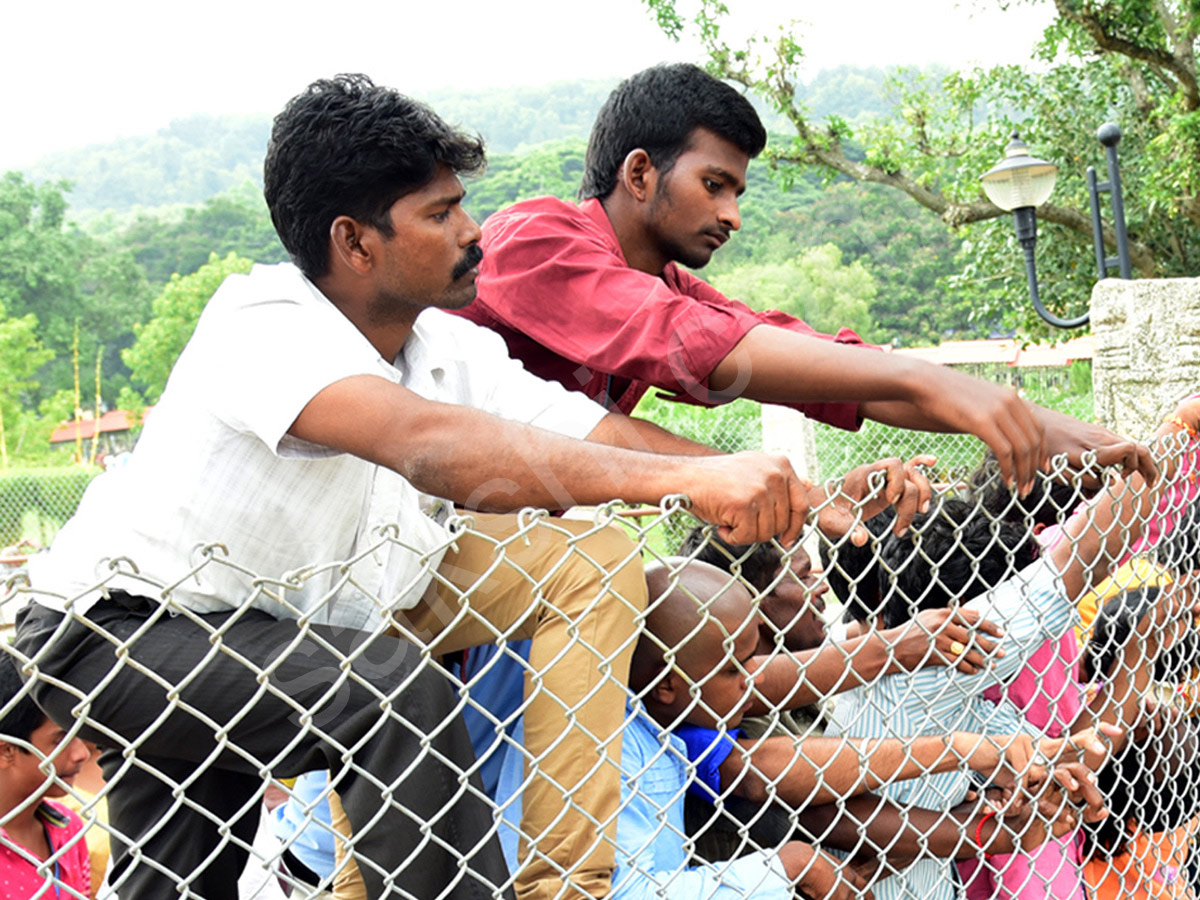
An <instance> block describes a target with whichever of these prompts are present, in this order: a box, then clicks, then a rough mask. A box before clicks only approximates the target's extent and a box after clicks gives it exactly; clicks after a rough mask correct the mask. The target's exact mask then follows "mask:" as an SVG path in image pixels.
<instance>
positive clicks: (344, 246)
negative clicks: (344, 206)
mask: <svg viewBox="0 0 1200 900" xmlns="http://www.w3.org/2000/svg"><path fill="white" fill-rule="evenodd" d="M378 241H379V232H378V231H376V229H374V228H371V227H370V226H368V225H364V224H363V223H362V222H359V221H358V220H357V219H354V218H351V217H350V216H338V217H337V218H336V219H334V220H333V223H332V224H331V225H330V226H329V248H330V253H331V254H332V257H331V259H330V262H334V261H337V262H340V263H341V264H342V265H344V266H346V267H347V268H349V269H350V270H352V271H353V272H355V273H357V274H359V275H365V274H366V273H367V272H369V271H370V270H371V267H372V266H373V265H374V264H375V252H376V249H375V248H376V246H377V244H378Z"/></svg>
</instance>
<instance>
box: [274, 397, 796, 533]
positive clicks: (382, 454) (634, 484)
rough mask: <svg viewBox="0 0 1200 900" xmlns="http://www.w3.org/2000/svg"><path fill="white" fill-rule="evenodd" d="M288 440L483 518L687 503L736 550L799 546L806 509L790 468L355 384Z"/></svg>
mask: <svg viewBox="0 0 1200 900" xmlns="http://www.w3.org/2000/svg"><path fill="white" fill-rule="evenodd" d="M289 432H290V433H291V434H292V435H293V436H295V437H297V438H300V439H302V440H305V441H308V442H310V443H314V444H319V445H321V446H325V447H330V448H332V449H334V450H340V451H342V452H345V453H351V454H353V455H355V456H359V457H361V458H363V459H366V460H369V461H371V462H374V463H376V464H378V465H383V466H387V467H388V468H390V469H393V470H395V471H396V472H399V473H400V474H401V475H403V476H404V477H405V478H406V479H408V481H409V482H411V483H412V484H413V485H414V486H415V487H416V488H417V489H418V490H421V491H425V492H426V493H429V494H433V495H435V496H438V497H445V498H447V499H449V500H453V501H454V502H456V503H464V504H467V505H469V506H471V507H472V508H475V509H485V510H497V511H505V510H514V509H520V508H522V507H525V506H541V507H548V508H552V509H557V508H563V507H566V506H573V505H576V504H587V505H592V504H598V503H604V502H607V501H609V500H612V499H614V498H618V497H619V498H621V499H623V500H628V501H630V502H634V503H657V502H658V501H659V500H661V499H662V497H664V496H665V495H667V494H673V493H684V494H687V495H688V496H689V497H690V498H691V500H692V510H693V511H694V512H695V513H696V515H698V516H700V517H701V518H702V519H704V520H705V521H708V522H713V523H714V524H716V525H718V526H719V532H720V533H721V536H722V537H724V538H725V539H726V540H729V541H732V542H734V543H748V542H751V541H757V540H769V539H770V538H771V537H774V536H779V538H780V539H781V540H783V541H784V542H785V543H791V542H792V541H794V540H795V539H796V538H797V536H798V535H799V534H800V530H801V528H802V527H803V525H804V523H805V519H806V517H807V515H808V511H809V502H808V494H807V485H806V483H804V482H802V481H801V480H800V479H799V478H798V477H797V476H796V474H795V472H793V471H792V468H791V466H790V465H789V464H788V462H787V460H786V459H783V458H782V457H775V456H768V455H766V454H761V453H741V454H734V455H732V456H712V457H706V456H667V455H661V454H656V453H644V452H639V451H635V450H628V449H624V448H622V447H614V446H609V445H605V444H600V443H596V442H593V441H579V440H573V439H571V438H567V437H564V436H563V435H559V434H554V433H553V432H549V431H546V430H543V429H540V428H536V427H533V426H529V425H523V424H520V423H517V422H512V421H509V420H506V419H501V418H499V417H497V416H493V415H489V414H488V413H485V412H481V411H479V410H476V409H471V408H468V407H465V406H458V405H454V404H447V403H436V402H433V401H429V400H426V399H424V398H423V397H420V396H419V395H417V394H416V393H414V392H412V391H410V390H408V389H407V388H404V387H402V386H400V385H396V384H392V383H391V382H390V381H388V380H387V379H384V378H379V377H375V376H371V375H357V376H352V377H349V378H344V379H342V380H340V381H336V382H334V383H333V384H331V385H329V386H328V387H326V388H324V389H323V390H321V391H320V392H318V393H317V395H316V396H315V397H313V399H312V400H310V401H309V403H308V405H307V406H305V408H304V409H303V410H302V411H301V413H300V415H299V416H297V418H296V420H295V421H294V422H293V423H292V426H291V428H290V429H289Z"/></svg>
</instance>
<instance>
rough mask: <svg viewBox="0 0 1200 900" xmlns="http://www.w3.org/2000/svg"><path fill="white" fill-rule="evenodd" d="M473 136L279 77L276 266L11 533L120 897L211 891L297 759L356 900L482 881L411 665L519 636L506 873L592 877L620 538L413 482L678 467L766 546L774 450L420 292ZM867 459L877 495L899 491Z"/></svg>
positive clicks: (668, 488)
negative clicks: (595, 375)
mask: <svg viewBox="0 0 1200 900" xmlns="http://www.w3.org/2000/svg"><path fill="white" fill-rule="evenodd" d="M483 161H484V156H483V148H482V145H481V144H480V143H479V141H478V140H477V139H474V138H471V137H469V136H467V135H464V134H462V133H460V132H457V131H455V130H453V129H451V128H449V127H448V126H446V125H445V123H443V122H442V121H441V120H440V119H438V118H437V116H436V115H434V114H433V113H432V112H431V111H430V110H428V109H427V108H425V107H423V106H421V105H420V104H417V103H414V102H413V101H411V100H409V99H408V98H405V97H403V96H402V95H399V94H397V93H396V92H395V91H391V90H388V89H383V88H378V87H376V86H374V85H372V84H371V83H370V81H369V80H367V79H365V78H363V77H361V76H340V77H338V78H337V79H334V80H331V81H319V82H316V83H314V84H313V85H311V86H310V87H309V88H308V89H307V90H306V91H305V92H304V93H303V94H301V95H299V96H298V97H296V98H294V99H293V100H292V101H291V102H290V103H289V104H288V106H287V107H286V108H285V109H284V111H283V112H282V113H281V114H280V115H279V116H278V117H277V119H276V121H275V127H274V130H273V133H272V137H271V142H270V146H269V148H268V153H267V160H266V167H265V174H266V179H265V180H266V191H265V192H266V197H267V202H268V205H269V207H270V209H271V215H272V218H273V221H274V222H275V226H276V229H277V230H278V231H279V234H280V237H281V239H282V241H283V243H284V245H285V246H286V247H287V248H288V251H289V253H290V254H291V256H292V258H293V260H294V261H295V265H281V266H274V267H256V268H255V270H254V271H253V272H251V273H250V274H249V275H245V276H242V275H235V276H231V277H230V279H228V280H227V281H226V282H225V284H223V285H222V287H221V288H220V289H219V290H218V291H217V293H216V294H215V295H214V297H213V298H212V300H211V301H210V302H209V304H208V307H207V308H206V310H205V312H204V314H203V316H202V317H201V319H200V322H199V324H198V326H197V328H196V331H195V334H194V335H193V337H192V339H191V341H190V343H189V344H188V346H187V348H186V349H185V350H184V352H183V354H182V355H181V357H180V359H179V361H178V363H177V365H176V367H175V369H174V371H173V373H172V375H171V379H170V381H169V383H168V385H167V388H166V391H165V392H164V394H163V397H162V399H161V401H160V403H159V404H158V405H157V406H156V408H155V411H154V413H153V415H152V416H151V417H150V419H149V421H148V422H147V424H146V428H145V431H144V433H143V435H142V438H141V440H140V442H139V444H138V446H137V449H136V450H135V451H134V453H133V455H132V458H131V459H130V462H129V465H128V466H126V467H124V468H122V469H121V470H120V471H119V472H115V473H113V474H112V475H111V476H109V475H106V476H104V477H103V478H101V479H99V480H97V481H96V482H95V484H94V486H93V487H92V488H91V489H90V490H89V491H88V493H87V495H86V496H85V497H84V500H83V502H82V504H81V505H80V508H79V511H78V513H77V514H76V516H75V518H74V519H73V520H72V521H71V522H70V523H68V525H67V526H66V527H65V528H64V529H63V531H62V532H61V534H60V535H59V537H58V539H57V540H56V541H55V544H54V546H53V547H52V548H51V550H50V551H49V552H48V553H47V554H45V555H44V556H43V557H39V558H37V559H35V560H33V561H32V562H31V565H30V572H29V578H28V584H27V585H26V586H25V587H24V588H22V591H23V592H24V593H26V594H28V596H29V598H30V599H31V601H32V602H31V603H30V604H29V605H28V606H27V607H26V608H25V609H24V610H23V611H22V613H21V614H20V616H19V624H18V634H17V640H16V643H15V647H16V648H17V650H18V652H19V653H21V654H24V655H25V656H26V657H27V658H29V659H30V660H32V666H33V668H34V671H35V672H36V676H37V678H36V682H35V686H34V692H35V696H36V699H37V700H38V702H39V703H40V704H42V705H43V706H44V707H45V708H46V710H47V711H48V712H49V713H50V714H51V715H52V716H53V717H54V718H55V719H57V720H58V721H59V722H61V723H62V724H64V725H68V724H70V725H74V724H76V720H77V719H82V720H83V723H82V729H81V733H82V734H84V735H85V736H87V737H89V738H91V739H93V740H96V741H97V742H99V743H100V744H101V745H102V746H104V747H105V748H106V749H105V754H104V757H103V764H104V768H105V773H106V776H107V777H108V779H109V781H110V783H111V795H110V810H111V819H112V825H113V828H114V830H115V832H116V834H117V835H118V836H119V837H121V838H123V840H124V843H122V840H114V855H113V860H114V864H113V868H112V871H111V875H110V878H111V881H112V883H113V884H114V886H116V887H117V888H118V890H119V891H120V894H121V897H122V898H123V900H143V898H153V900H158V898H161V897H165V896H168V895H172V896H173V895H174V894H175V893H176V891H177V887H178V886H179V885H181V884H183V883H185V882H186V883H187V885H188V887H189V889H190V891H191V896H198V897H203V898H205V900H232V898H233V897H234V891H235V887H234V884H235V882H236V876H237V873H238V872H240V871H241V868H242V865H243V863H244V861H245V859H246V853H245V847H246V846H248V844H249V842H250V840H251V838H252V835H253V830H254V824H255V823H256V821H257V808H258V802H259V797H260V795H261V791H262V788H263V774H264V773H265V772H269V773H270V774H271V775H272V776H273V777H275V778H282V777H288V776H292V775H296V774H299V773H301V772H304V771H308V770H312V769H331V770H332V771H333V772H334V773H335V775H334V781H335V783H334V788H335V789H336V791H337V792H338V796H339V797H340V800H341V802H342V803H343V805H344V807H345V811H346V814H347V817H348V819H349V822H350V825H351V826H352V829H353V840H352V848H353V850H354V853H355V858H356V861H357V863H358V865H359V868H360V869H361V872H362V877H363V881H364V882H365V885H366V891H367V895H368V896H369V897H372V898H374V897H381V896H383V895H385V894H387V893H388V892H389V891H390V890H397V891H398V892H401V893H404V892H407V893H405V895H406V896H415V897H434V896H437V897H493V896H495V894H496V892H497V891H501V892H502V891H503V888H504V885H505V884H506V882H507V879H508V875H507V872H506V871H505V869H504V864H503V861H502V859H501V857H500V855H499V853H498V851H497V848H496V842H495V840H494V838H493V836H492V835H491V822H492V816H491V812H490V810H489V809H488V808H487V806H486V805H485V804H484V802H483V799H482V795H481V793H480V792H479V791H478V789H477V786H476V782H477V779H475V778H474V777H471V778H468V777H467V776H466V775H464V774H463V773H464V772H465V771H466V770H468V769H470V767H471V765H472V759H471V756H470V749H469V745H468V742H467V740H466V735H465V732H464V730H463V728H462V725H461V722H460V721H459V720H458V718H457V716H455V715H454V706H455V704H456V702H457V700H458V698H457V696H455V695H454V693H453V692H452V690H451V689H450V686H449V684H448V682H447V681H446V680H445V678H444V677H443V676H442V675H439V674H437V672H438V670H437V668H436V667H435V666H433V665H431V664H429V656H430V654H441V653H444V652H449V651H452V650H454V649H456V648H460V647H469V646H472V645H475V644H479V643H484V642H489V641H491V640H494V639H495V638H496V636H497V635H501V634H502V635H505V636H507V637H510V638H517V637H531V638H532V639H533V650H532V653H531V659H530V662H531V666H532V671H533V676H532V678H531V685H530V694H529V698H528V704H527V707H526V712H525V716H526V723H527V725H526V748H527V750H528V751H529V752H530V753H531V754H532V756H533V758H536V759H537V760H538V761H539V764H538V772H537V774H536V775H535V777H533V779H532V781H531V784H530V785H529V786H527V787H526V804H525V818H524V819H523V822H522V830H523V831H524V832H525V833H526V834H529V835H534V836H537V837H538V853H536V854H535V859H534V861H533V862H532V863H531V864H530V865H529V866H527V867H526V869H525V870H523V872H522V873H520V875H519V876H518V879H517V882H516V890H517V893H518V894H519V895H521V896H522V897H549V896H553V895H555V894H558V893H559V892H560V890H561V889H562V887H563V884H564V883H566V884H568V885H571V886H572V887H574V888H575V889H576V891H575V892H571V891H569V890H568V891H564V892H563V893H565V894H570V895H572V896H581V895H582V896H587V895H590V896H604V895H605V894H606V893H607V891H608V889H609V879H610V876H611V871H612V865H613V850H612V841H611V832H612V830H613V827H614V825H613V823H614V822H615V818H616V815H615V813H616V808H617V804H618V802H619V797H620V790H619V768H618V764H619V758H620V743H621V742H620V735H619V729H620V725H621V722H622V718H623V709H624V694H623V690H622V685H623V684H624V683H625V681H626V677H627V675H628V670H629V660H630V656H631V654H632V651H633V645H634V643H635V640H634V635H635V633H636V627H637V617H638V616H639V614H640V613H641V611H642V609H643V606H644V604H645V601H646V597H645V583H644V580H643V577H642V572H641V565H640V561H639V558H638V554H637V553H636V551H635V548H634V547H633V545H632V544H631V543H630V542H629V541H628V539H626V538H625V537H624V536H623V535H622V534H621V533H620V532H619V531H617V530H616V529H613V528H606V527H598V526H594V525H591V524H589V523H578V522H566V521H562V520H547V519H545V518H540V519H539V518H537V517H530V516H524V517H514V516H498V515H487V514H479V515H476V516H474V517H473V524H472V530H471V532H469V533H462V530H461V527H458V526H456V522H460V520H457V519H454V518H451V519H450V521H448V522H440V521H439V520H438V518H437V515H436V512H437V510H438V508H439V507H440V508H441V509H442V511H443V512H445V511H446V510H448V509H449V508H450V507H449V504H448V503H447V502H446V501H449V503H452V504H457V505H458V506H460V507H468V508H471V509H482V510H496V511H499V512H504V511H512V510H519V509H522V508H524V507H530V506H532V507H542V508H550V509H554V508H561V507H566V506H569V505H573V504H596V503H601V502H604V501H607V500H609V499H611V498H614V497H620V498H623V499H625V500H627V501H630V502H657V501H658V500H659V499H660V498H661V497H663V496H664V495H667V494H671V493H686V494H687V495H688V496H689V497H690V499H691V502H692V510H693V512H695V513H696V514H697V515H699V516H701V517H702V518H704V519H706V520H708V521H711V522H714V523H716V524H717V525H719V526H720V527H721V531H722V534H723V535H724V536H726V537H728V538H729V539H730V540H732V541H736V542H749V541H753V540H761V539H767V538H770V537H772V536H778V537H779V539H780V540H781V541H783V542H785V543H789V542H791V541H793V540H794V539H795V538H796V536H797V535H798V534H799V531H800V529H801V527H802V525H803V524H804V521H805V518H806V516H807V514H808V511H809V508H810V506H812V505H814V504H816V503H818V502H821V501H822V500H823V499H824V495H823V494H822V493H821V492H820V491H818V490H815V489H813V488H812V487H811V485H808V484H807V483H805V482H803V481H801V480H800V479H799V478H797V477H796V475H795V474H794V473H793V472H792V470H791V468H790V466H788V464H787V462H786V460H783V459H781V458H776V457H768V456H765V455H762V454H739V455H736V456H717V455H712V454H713V451H710V450H708V449H707V448H703V447H699V446H697V445H694V444H690V443H689V442H686V441H684V440H682V439H680V438H676V437H675V436H673V435H670V434H668V433H667V432H664V431H662V430H661V429H658V428H656V427H655V426H652V425H650V424H649V423H644V422H637V421H635V420H630V419H626V418H624V417H622V416H618V415H609V414H606V412H605V411H604V410H603V409H602V408H600V407H599V406H597V405H595V404H594V403H592V402H591V401H590V400H587V399H586V398H584V397H582V396H580V395H577V394H569V393H568V392H566V391H565V390H563V389H561V388H560V387H559V386H558V385H551V384H547V383H545V382H542V381H540V380H539V379H536V378H534V377H533V376H530V375H528V374H527V373H526V372H525V371H524V370H523V369H522V368H521V367H520V365H519V364H517V363H514V362H513V361H511V360H510V359H508V357H507V356H506V354H505V353H504V350H503V345H502V344H501V342H500V340H499V338H497V337H495V336H494V335H492V334H491V333H489V332H486V331H483V330H481V329H479V328H477V327H476V326H474V325H471V324H469V323H465V322H462V321H459V320H456V319H453V318H452V317H450V316H448V315H446V314H445V313H443V312H442V311H441V310H440V309H437V307H441V308H445V309H451V308H456V307H460V306H463V305H465V304H467V303H469V302H470V301H471V299H472V298H473V297H474V291H475V289H474V276H475V271H476V269H475V267H476V265H477V264H478V262H479V259H480V253H479V250H478V241H479V229H478V227H477V226H476V224H475V223H474V222H473V221H472V220H471V219H470V217H469V216H468V215H467V214H466V213H465V212H464V211H463V209H462V206H461V200H462V197H463V193H464V192H463V188H462V185H461V182H460V181H459V178H458V173H459V172H470V171H473V170H476V169H478V168H480V167H481V166H482V164H483ZM585 438H586V441H585V440H582V439H585ZM888 468H889V472H888V475H889V479H890V480H889V487H888V490H887V495H888V499H889V500H890V501H893V502H894V501H896V500H898V499H900V498H901V496H902V495H904V497H905V502H906V503H908V504H909V505H910V506H915V503H916V495H915V494H914V493H913V491H912V489H911V485H909V486H907V487H906V485H905V483H904V481H905V476H904V473H903V471H900V470H898V463H897V464H895V465H891V466H889V467H888ZM843 512H844V510H843ZM910 512H911V510H910ZM514 536H515V538H514ZM394 624H398V625H399V626H400V628H401V629H402V630H403V631H406V632H408V634H409V635H410V636H413V637H415V638H418V639H419V640H420V641H421V642H424V643H426V644H427V646H428V648H429V649H428V651H426V650H425V649H421V648H419V645H418V644H417V643H416V642H413V641H409V640H404V639H397V638H396V637H395V636H394V631H393V632H392V633H389V631H388V629H389V627H391V626H393V625H394ZM131 748H132V749H131ZM564 795H565V796H566V797H569V798H570V802H567V801H565V800H564ZM605 835H608V837H607V838H606V837H605ZM464 858H465V859H466V860H467V864H466V865H465V866H461V867H460V864H459V863H460V860H462V859H464Z"/></svg>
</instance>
